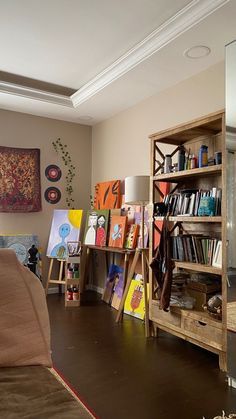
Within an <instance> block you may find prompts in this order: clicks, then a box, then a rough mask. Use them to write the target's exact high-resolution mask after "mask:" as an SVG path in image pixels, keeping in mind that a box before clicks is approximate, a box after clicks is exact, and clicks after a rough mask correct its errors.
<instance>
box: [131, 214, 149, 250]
mask: <svg viewBox="0 0 236 419" xmlns="http://www.w3.org/2000/svg"><path fill="white" fill-rule="evenodd" d="M134 219H135V224H138V225H139V226H140V228H139V235H138V243H137V247H142V213H141V212H135V214H134ZM148 229H149V222H148V211H145V212H144V247H145V248H146V247H147V245H148Z"/></svg>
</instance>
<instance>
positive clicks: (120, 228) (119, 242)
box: [109, 215, 127, 248]
mask: <svg viewBox="0 0 236 419" xmlns="http://www.w3.org/2000/svg"><path fill="white" fill-rule="evenodd" d="M126 224H127V218H126V217H125V216H122V215H120V216H116V215H114V216H113V217H112V218H111V225H110V235H109V246H110V247H120V248H123V246H124V240H125V234H126Z"/></svg>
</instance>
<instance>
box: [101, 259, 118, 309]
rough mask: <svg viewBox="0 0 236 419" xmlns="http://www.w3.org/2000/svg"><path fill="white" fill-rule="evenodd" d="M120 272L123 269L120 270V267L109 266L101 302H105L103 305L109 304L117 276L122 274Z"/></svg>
mask: <svg viewBox="0 0 236 419" xmlns="http://www.w3.org/2000/svg"><path fill="white" fill-rule="evenodd" d="M122 272H123V268H121V267H120V266H118V265H115V264H112V265H110V268H109V272H108V276H107V279H106V283H105V287H104V291H103V295H102V300H103V301H105V303H107V304H110V302H111V299H112V294H113V291H114V285H115V284H116V281H117V279H118V275H119V274H122Z"/></svg>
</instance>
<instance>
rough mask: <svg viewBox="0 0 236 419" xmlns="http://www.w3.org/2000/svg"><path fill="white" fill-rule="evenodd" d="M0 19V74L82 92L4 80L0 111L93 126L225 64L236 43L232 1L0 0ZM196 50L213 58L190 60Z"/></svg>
mask: <svg viewBox="0 0 236 419" xmlns="http://www.w3.org/2000/svg"><path fill="white" fill-rule="evenodd" d="M215 9H216V10H215ZM0 11H1V13H0V39H1V41H0V62H1V66H0V70H1V71H4V72H7V73H12V74H15V75H19V76H24V77H28V78H31V79H35V80H40V81H43V82H47V83H53V84H57V85H61V86H65V87H69V88H72V89H74V90H75V91H77V93H75V95H74V96H72V97H71V98H70V97H65V96H64V97H63V96H58V95H45V94H43V95H42V94H41V93H40V92H38V91H35V90H34V89H25V88H24V89H19V87H18V86H12V85H6V83H1V80H0V108H2V109H10V110H15V111H20V112H26V113H30V114H35V115H40V116H47V117H52V118H57V119H63V120H68V121H73V122H80V123H81V122H82V123H86V124H91V125H93V124H95V123H97V122H99V121H101V120H104V119H106V118H108V117H110V116H112V115H114V114H115V113H117V112H120V111H122V110H124V109H127V108H128V107H130V106H132V105H134V104H136V103H138V102H140V101H142V100H143V99H145V98H147V97H149V96H151V95H154V94H156V93H158V92H159V91H161V90H164V89H165V88H167V87H170V86H172V85H174V84H176V83H178V82H179V81H181V80H183V79H185V78H188V77H191V76H192V75H194V74H196V73H197V72H199V71H202V70H204V69H206V68H207V67H209V66H211V65H214V64H215V63H217V62H219V61H221V60H223V59H224V46H225V44H227V43H228V42H230V41H232V40H233V39H236V25H235V16H236V1H235V0H228V1H227V0H193V1H189V0H118V1H117V0H97V1H96V0H21V1H19V0H11V1H6V0H0ZM150 34H151V35H150ZM194 45H207V46H208V47H210V48H211V54H210V55H208V56H207V57H205V58H202V59H199V60H191V59H187V58H186V57H184V56H183V51H185V50H186V49H187V48H189V47H192V46H194ZM39 93H40V94H39ZM61 103H62V104H61ZM87 117H90V118H91V119H89V118H87Z"/></svg>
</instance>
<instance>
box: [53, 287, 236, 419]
mask: <svg viewBox="0 0 236 419" xmlns="http://www.w3.org/2000/svg"><path fill="white" fill-rule="evenodd" d="M87 295H88V297H87V302H84V304H83V305H82V306H81V307H79V308H69V309H68V308H67V309H65V307H64V300H63V297H62V296H60V295H56V294H55V295H49V296H48V297H47V298H48V307H49V314H50V321H51V329H52V350H53V362H54V365H55V367H56V368H57V369H58V370H59V371H60V372H61V373H62V374H63V375H64V377H65V378H66V380H67V381H68V382H69V383H70V384H71V385H72V387H73V388H74V389H75V390H76V391H77V392H78V393H79V395H80V396H81V398H82V399H83V400H84V401H85V402H86V403H87V404H88V405H89V406H90V407H91V409H92V410H93V411H94V412H95V413H96V415H97V416H98V417H99V418H100V419H174V418H175V419H202V417H203V416H205V418H206V419H212V418H213V417H214V416H216V415H217V414H220V412H221V411H222V410H223V409H224V410H225V411H226V412H227V413H230V412H236V390H235V389H230V388H228V386H227V382H226V376H225V374H223V373H222V372H220V371H219V369H218V358H217V356H216V355H214V354H211V353H209V352H207V351H205V350H203V349H201V348H198V347H196V346H194V345H192V344H190V343H187V342H185V341H183V340H181V339H178V338H176V337H174V336H171V335H169V334H167V333H164V332H161V333H160V334H159V337H158V338H148V339H145V337H144V325H143V323H142V322H141V321H140V320H137V319H134V318H132V317H130V316H124V319H123V322H122V323H121V324H116V323H115V316H116V311H115V310H113V309H112V308H110V307H109V306H108V305H106V304H104V303H103V302H101V301H100V299H99V298H97V297H94V296H96V294H95V293H90V294H87Z"/></svg>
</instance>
